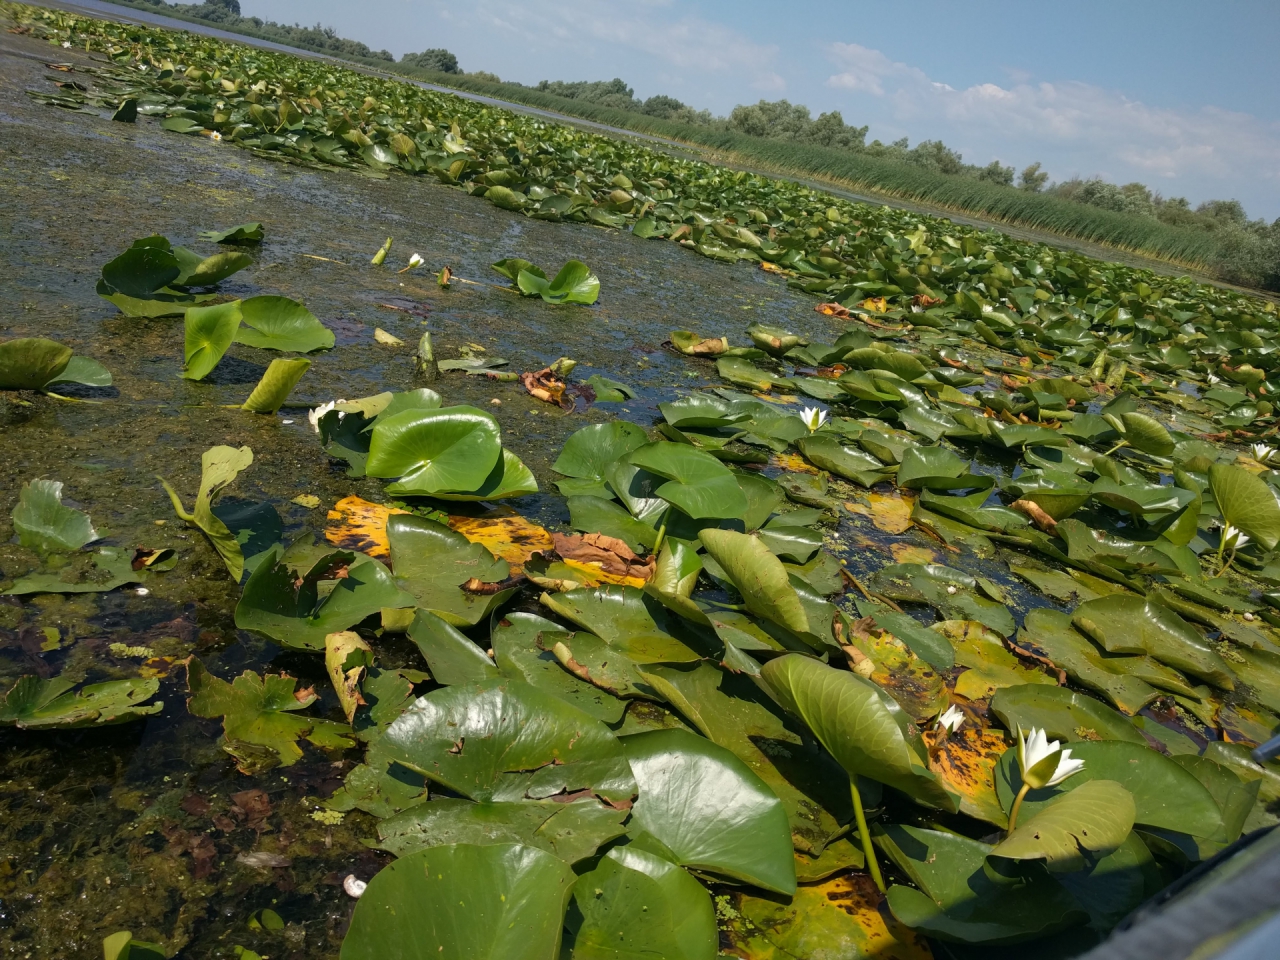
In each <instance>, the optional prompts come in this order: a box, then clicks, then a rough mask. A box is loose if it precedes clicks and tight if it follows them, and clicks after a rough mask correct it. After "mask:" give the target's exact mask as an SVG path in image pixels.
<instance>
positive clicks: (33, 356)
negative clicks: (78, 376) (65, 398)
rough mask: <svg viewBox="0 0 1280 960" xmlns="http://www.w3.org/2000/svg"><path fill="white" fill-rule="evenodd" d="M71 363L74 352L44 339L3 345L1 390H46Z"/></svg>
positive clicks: (0, 360)
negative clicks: (45, 387) (50, 382)
mask: <svg viewBox="0 0 1280 960" xmlns="http://www.w3.org/2000/svg"><path fill="white" fill-rule="evenodd" d="M70 362H71V348H70V347H68V346H66V345H64V344H61V343H58V342H56V341H54V340H46V339H44V338H43V337H24V338H21V339H18V340H6V341H5V342H4V343H0V390H42V389H44V386H45V385H46V384H47V383H49V381H51V380H53V379H54V378H55V377H57V376H58V375H59V374H60V373H62V372H64V371H65V370H66V368H67V365H68V364H69V363H70Z"/></svg>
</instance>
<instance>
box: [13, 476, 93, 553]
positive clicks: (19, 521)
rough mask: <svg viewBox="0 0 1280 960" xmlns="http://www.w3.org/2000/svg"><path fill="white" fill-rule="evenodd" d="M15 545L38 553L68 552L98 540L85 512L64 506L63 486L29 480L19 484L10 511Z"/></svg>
mask: <svg viewBox="0 0 1280 960" xmlns="http://www.w3.org/2000/svg"><path fill="white" fill-rule="evenodd" d="M13 529H14V530H15V531H17V534H18V542H19V543H21V544H22V545H23V546H24V547H30V548H31V549H32V550H35V551H36V552H37V553H41V554H50V553H70V552H72V551H75V550H79V549H80V548H81V547H83V546H84V545H85V544H86V543H92V542H93V541H94V540H97V539H98V532H97V531H96V530H94V529H93V523H92V522H91V521H90V520H89V515H88V514H87V513H82V512H81V511H79V510H74V509H72V508H71V507H68V506H64V505H63V503H62V483H61V482H60V481H58V480H32V481H31V482H30V483H24V484H23V485H22V491H21V492H20V493H19V494H18V505H17V506H16V507H14V508H13Z"/></svg>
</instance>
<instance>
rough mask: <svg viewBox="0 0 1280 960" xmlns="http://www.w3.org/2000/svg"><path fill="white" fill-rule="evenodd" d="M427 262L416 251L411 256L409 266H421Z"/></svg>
mask: <svg viewBox="0 0 1280 960" xmlns="http://www.w3.org/2000/svg"><path fill="white" fill-rule="evenodd" d="M426 262H427V261H425V260H423V259H422V258H421V257H420V256H418V255H417V254H416V253H415V254H414V255H413V256H411V257H410V258H409V266H411V267H420V266H422V265H423V264H424V263H426Z"/></svg>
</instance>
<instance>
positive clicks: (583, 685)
mask: <svg viewBox="0 0 1280 960" xmlns="http://www.w3.org/2000/svg"><path fill="white" fill-rule="evenodd" d="M543 634H548V635H550V634H556V635H557V637H556V638H554V639H558V638H559V636H563V632H562V628H561V626H560V624H558V623H554V622H552V621H551V620H548V619H546V618H545V617H540V616H538V615H537V614H535V613H520V612H512V613H508V614H507V615H506V616H504V617H503V618H502V619H501V620H500V621H499V623H498V625H497V626H496V627H494V630H493V633H492V634H491V636H490V638H489V642H490V643H491V644H492V645H493V659H494V662H495V663H496V664H497V666H498V671H499V672H500V673H501V674H502V676H504V677H510V678H511V679H513V680H523V681H524V682H525V683H527V684H530V685H531V686H534V687H537V688H538V689H540V690H543V691H544V692H546V693H550V694H551V695H552V696H556V697H559V698H560V699H561V700H563V701H564V702H565V703H568V704H570V705H571V706H574V707H577V708H578V709H579V710H581V711H582V712H583V713H586V714H588V715H589V716H592V717H595V718H596V719H597V720H599V721H601V722H602V723H607V724H609V725H610V726H613V725H615V724H617V723H618V722H619V721H620V720H622V715H623V713H625V712H626V709H627V704H626V701H624V700H620V699H619V698H618V697H615V696H613V695H612V694H610V693H607V692H606V691H604V690H602V689H600V688H599V687H597V686H594V685H592V684H590V683H587V682H586V681H584V680H582V679H580V678H579V677H577V676H575V675H574V674H572V673H570V672H569V671H568V670H566V669H564V668H563V667H562V666H561V665H560V661H559V660H557V659H556V655H555V652H554V649H553V648H554V643H545V642H544V640H543V637H542V635H543Z"/></svg>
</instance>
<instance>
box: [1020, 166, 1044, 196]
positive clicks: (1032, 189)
mask: <svg viewBox="0 0 1280 960" xmlns="http://www.w3.org/2000/svg"><path fill="white" fill-rule="evenodd" d="M1048 182H1049V174H1048V173H1046V172H1045V171H1043V170H1041V169H1040V161H1039V160H1037V161H1036V162H1035V163H1033V164H1031V166H1029V167H1026V168H1025V169H1024V170H1023V171H1022V173H1020V174H1019V175H1018V188H1019V189H1021V190H1026V191H1027V192H1028V193H1039V192H1040V191H1041V190H1043V189H1044V185H1045V184H1046V183H1048Z"/></svg>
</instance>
